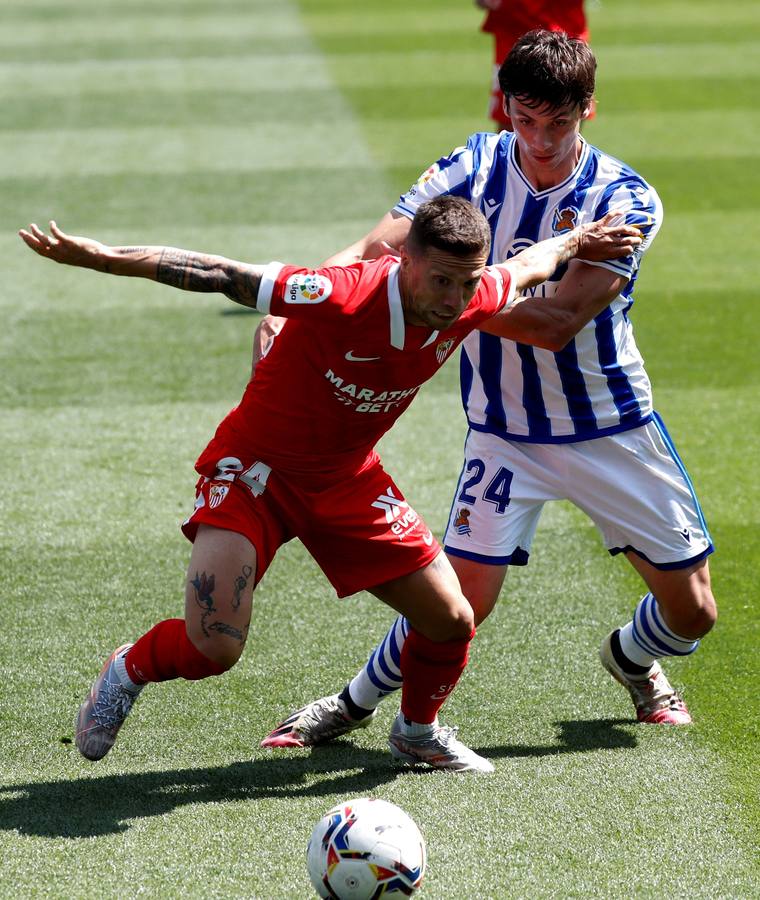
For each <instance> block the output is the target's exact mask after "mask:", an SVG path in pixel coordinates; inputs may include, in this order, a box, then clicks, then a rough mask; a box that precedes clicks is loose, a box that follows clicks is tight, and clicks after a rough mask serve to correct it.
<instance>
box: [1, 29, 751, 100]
mask: <svg viewBox="0 0 760 900" xmlns="http://www.w3.org/2000/svg"><path fill="white" fill-rule="evenodd" d="M599 56H600V66H602V67H604V68H605V69H606V70H608V71H610V72H614V74H613V75H611V76H609V77H610V80H623V81H636V80H637V79H638V78H640V77H641V75H642V60H643V59H646V60H647V64H646V66H643V69H644V74H645V77H646V78H648V79H654V78H655V77H659V78H663V79H667V78H670V77H671V76H677V77H682V75H683V72H684V71H690V70H692V69H696V70H697V71H698V72H699V74H700V77H710V76H712V75H715V76H717V77H727V76H730V77H742V76H744V75H748V76H750V77H757V76H758V75H759V74H760V42H752V41H748V42H745V43H743V44H742V45H738V46H733V45H726V46H724V45H721V44H718V43H715V44H701V45H690V46H689V47H688V48H684V50H683V53H680V51H678V50H673V49H671V48H668V47H667V45H662V44H661V45H642V46H640V47H636V48H630V47H624V48H605V47H602V48H600V50H599ZM95 69H96V71H97V75H95V76H94V77H93V74H94V73H93V63H92V62H89V61H86V60H85V61H80V62H75V63H42V64H35V65H26V64H20V63H4V64H0V96H13V95H14V94H18V92H19V91H25V92H31V93H36V94H46V95H48V96H57V95H61V94H66V93H69V92H71V91H75V92H82V93H83V94H87V93H113V92H115V91H119V90H125V89H134V88H136V87H138V86H139V85H141V84H144V83H146V82H147V83H151V84H154V85H157V86H159V87H160V88H161V89H162V90H170V89H172V90H173V89H177V88H180V89H182V88H184V89H191V90H201V89H206V90H214V89H216V90H222V89H225V88H230V89H231V90H241V89H244V88H246V87H250V85H251V84H254V83H258V84H264V85H266V86H267V88H268V89H273V88H274V87H275V86H277V87H279V88H280V89H282V90H293V89H294V88H295V87H300V86H303V89H304V90H309V89H323V88H325V87H326V86H327V82H326V80H325V76H324V72H323V71H322V70H321V68H320V66H318V65H317V64H315V62H314V60H313V58H312V57H311V56H309V55H304V54H297V55H295V56H294V57H289V58H287V59H286V60H284V61H283V59H282V58H281V57H280V56H277V55H271V56H270V55H263V54H254V55H241V56H237V57H225V58H221V59H216V58H214V57H205V58H204V57H199V58H196V59H193V60H182V59H174V60H172V59H170V60H135V61H131V62H130V61H122V60H115V61H100V62H98V63H97V64H96V67H95ZM331 70H332V71H333V73H334V74H335V75H336V77H337V78H338V80H339V81H341V82H342V81H346V82H348V83H350V84H352V85H354V86H376V85H377V84H378V83H379V82H383V83H385V84H386V85H387V86H388V87H390V88H393V87H403V86H405V85H407V84H410V83H412V84H416V85H418V86H419V85H439V86H440V85H441V75H440V73H441V72H444V73H446V72H449V73H452V74H451V76H449V77H450V78H451V80H456V81H457V82H459V83H460V84H473V85H480V86H481V88H483V87H484V85H486V84H487V83H488V71H487V69H486V72H485V73H484V71H483V52H482V51H479V50H478V51H470V52H459V51H458V50H457V49H456V48H452V49H450V50H446V51H442V52H438V51H417V50H415V49H414V48H409V49H407V50H406V51H405V52H403V53H402V51H401V50H399V52H397V53H389V52H376V53H349V54H345V55H341V56H336V57H334V58H333V60H332V62H331ZM444 83H445V82H444Z"/></svg>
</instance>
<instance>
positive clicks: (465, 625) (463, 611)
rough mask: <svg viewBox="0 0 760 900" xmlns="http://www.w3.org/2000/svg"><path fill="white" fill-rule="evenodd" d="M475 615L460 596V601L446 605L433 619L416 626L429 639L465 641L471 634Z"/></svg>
mask: <svg viewBox="0 0 760 900" xmlns="http://www.w3.org/2000/svg"><path fill="white" fill-rule="evenodd" d="M474 628H475V617H474V615H473V612H472V608H471V607H470V605H469V603H467V601H466V600H465V599H464V597H462V603H458V604H456V605H454V606H448V607H446V608H445V609H444V610H443V611H442V612H441V614H440V615H439V616H437V617H436V618H435V619H434V620H433V621H428V622H426V623H424V625H423V627H419V626H417V630H418V631H421V632H422V633H423V634H424V635H425V637H427V638H430V640H431V641H436V642H438V641H466V640H469V638H470V637H471V636H472V632H473V630H474Z"/></svg>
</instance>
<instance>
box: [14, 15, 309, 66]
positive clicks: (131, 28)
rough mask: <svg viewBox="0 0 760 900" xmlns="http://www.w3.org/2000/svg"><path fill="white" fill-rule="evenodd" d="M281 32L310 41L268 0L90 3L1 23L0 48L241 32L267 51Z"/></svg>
mask: <svg viewBox="0 0 760 900" xmlns="http://www.w3.org/2000/svg"><path fill="white" fill-rule="evenodd" d="M2 21H3V14H2V13H1V12H0V23H1V22H2ZM283 37H290V38H293V39H294V40H296V41H298V45H299V46H307V45H308V44H309V43H310V41H309V37H308V35H307V34H305V33H304V31H303V28H302V26H301V25H300V23H299V22H298V20H297V19H296V18H295V17H293V16H283V15H282V14H281V12H280V11H279V10H277V9H276V8H272V7H271V5H270V6H269V7H265V6H261V7H259V8H257V9H256V8H254V9H251V10H250V11H249V12H248V13H247V14H243V13H242V12H240V11H236V12H234V13H227V14H224V12H222V13H221V14H220V12H210V11H209V9H208V7H206V8H205V9H204V10H203V11H202V12H196V13H193V12H192V11H186V12H182V13H181V14H180V15H177V12H166V11H162V10H160V9H159V10H157V11H156V12H155V13H153V14H150V15H146V14H145V12H144V11H140V10H138V11H136V12H132V11H131V10H130V9H129V8H128V7H123V6H122V7H121V8H120V9H119V10H118V11H114V10H111V11H108V12H105V11H104V10H101V11H100V13H98V12H97V11H96V12H95V13H94V14H93V10H92V9H81V10H79V11H78V12H77V11H76V10H70V11H69V15H68V16H67V17H66V19H65V20H64V21H63V22H59V21H56V20H55V19H54V18H53V19H52V20H48V19H41V20H38V21H29V20H25V21H21V22H15V23H14V25H13V28H10V29H4V30H3V31H2V33H1V34H0V51H4V50H5V49H6V48H13V47H27V48H29V49H31V50H35V51H39V50H45V49H46V48H47V46H48V45H50V46H51V47H52V46H55V45H56V44H67V43H71V44H72V45H73V46H76V45H77V44H79V43H80V42H81V43H88V42H92V43H95V42H98V43H100V44H101V46H102V47H103V49H104V50H105V49H107V48H108V47H109V45H110V44H114V45H117V44H120V43H122V42H125V41H126V42H132V43H133V44H134V45H135V46H140V45H141V44H142V43H143V42H145V45H146V46H148V47H149V46H150V45H151V44H152V43H153V42H154V41H156V40H158V39H162V40H164V39H168V40H170V41H172V42H179V41H181V40H184V39H186V40H191V41H192V40H200V39H208V40H209V41H211V42H217V41H219V40H220V39H223V38H231V39H234V40H240V39H242V38H247V39H248V40H253V41H255V42H256V43H259V42H260V43H261V44H262V45H263V44H265V43H266V42H267V41H272V42H273V43H272V44H271V45H270V49H269V53H270V54H271V53H273V52H274V51H276V50H277V47H278V46H279V39H281V38H283ZM41 55H42V54H41Z"/></svg>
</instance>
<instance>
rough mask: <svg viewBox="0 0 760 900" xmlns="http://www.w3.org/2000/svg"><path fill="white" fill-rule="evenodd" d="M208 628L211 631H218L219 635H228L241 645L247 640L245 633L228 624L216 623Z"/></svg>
mask: <svg viewBox="0 0 760 900" xmlns="http://www.w3.org/2000/svg"><path fill="white" fill-rule="evenodd" d="M208 628H209V631H216V632H218V633H219V634H226V635H227V637H231V638H235V640H236V641H238V642H239V643H241V644H242V643H243V641H244V640H245V638H244V637H243V632H242V631H240V629H239V628H235V627H234V625H228V624H227V623H226V622H214V624H213V625H209V626H208Z"/></svg>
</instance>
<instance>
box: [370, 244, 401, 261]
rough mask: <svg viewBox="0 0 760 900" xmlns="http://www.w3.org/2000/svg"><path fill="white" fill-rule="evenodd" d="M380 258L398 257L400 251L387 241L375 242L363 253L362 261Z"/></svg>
mask: <svg viewBox="0 0 760 900" xmlns="http://www.w3.org/2000/svg"><path fill="white" fill-rule="evenodd" d="M381 256H395V257H397V258H398V257H400V256H401V251H400V250H399V249H398V247H394V246H393V244H389V243H388V241H375V242H374V243H372V244H370V245H369V247H367V249H366V250H365V252H364V255H363V256H362V259H380V257H381Z"/></svg>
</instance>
